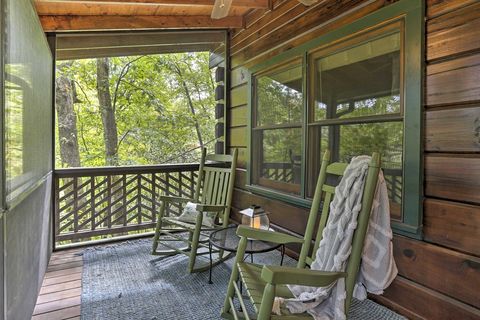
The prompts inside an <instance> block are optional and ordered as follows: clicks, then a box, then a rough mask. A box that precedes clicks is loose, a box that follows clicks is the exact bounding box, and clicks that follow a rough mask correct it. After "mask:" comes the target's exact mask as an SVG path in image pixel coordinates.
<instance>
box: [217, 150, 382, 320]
mask: <svg viewBox="0 0 480 320" xmlns="http://www.w3.org/2000/svg"><path fill="white" fill-rule="evenodd" d="M329 161H330V152H329V151H326V152H325V155H324V157H323V159H322V166H321V168H320V173H319V177H318V181H317V185H316V189H315V195H314V198H313V202H312V207H311V209H310V214H309V217H308V222H307V227H306V230H305V236H304V237H303V238H297V237H294V236H291V235H287V234H282V233H279V232H272V231H267V230H255V229H252V228H249V227H247V226H240V227H238V229H237V235H238V236H240V237H241V240H240V243H239V245H238V250H237V255H236V258H235V263H234V267H233V270H232V273H231V277H230V282H229V284H228V289H227V296H226V298H225V302H224V306H223V309H222V317H223V318H225V319H246V320H249V319H257V320H267V319H285V320H286V319H288V320H293V319H312V317H311V316H310V315H309V314H308V313H302V314H288V315H274V314H272V307H273V303H274V298H275V297H283V298H293V297H294V296H293V294H292V293H291V292H290V290H289V289H288V287H287V285H288V284H290V285H305V286H315V287H325V286H328V285H330V284H332V283H334V282H335V281H336V280H337V279H339V278H342V277H344V278H345V284H346V292H347V298H346V300H345V304H346V305H345V312H346V313H347V312H348V309H349V307H350V303H351V300H352V296H353V289H354V286H355V280H356V277H357V273H358V270H359V267H360V261H361V255H362V250H363V244H364V240H365V234H366V231H367V226H368V222H369V217H370V211H371V208H372V202H373V197H374V193H375V188H376V184H377V179H378V173H379V170H380V156H379V155H378V154H377V153H374V154H373V156H372V160H371V162H370V164H369V169H368V174H367V178H366V181H365V188H364V191H363V198H362V209H361V212H360V214H359V217H358V225H357V229H356V230H355V233H354V236H353V240H352V241H353V242H352V251H351V255H350V258H349V260H348V264H347V267H346V272H325V271H318V270H310V269H309V268H308V267H309V266H310V264H311V263H312V262H313V259H314V258H315V253H316V251H317V249H318V247H319V245H320V240H321V238H322V232H323V229H324V227H325V225H326V223H327V218H328V214H329V208H330V202H331V201H332V200H333V196H334V194H335V187H334V186H331V185H328V184H327V183H326V180H327V175H334V176H343V173H344V171H345V169H346V167H347V164H345V163H338V162H337V163H331V164H329ZM322 200H323V207H322V212H321V215H320V217H318V213H319V208H320V203H321V201H322ZM318 218H320V219H319V220H320V221H319V222H318V229H317V232H316V236H315V243H314V244H313V249H312V250H311V245H312V239H313V234H314V228H315V226H316V224H317V220H318ZM247 239H258V240H263V241H270V242H275V243H280V244H288V243H298V244H302V249H301V251H300V256H299V259H298V264H297V267H296V268H292V267H282V266H263V265H257V264H251V263H246V262H244V261H243V257H244V252H245V248H246V245H247ZM238 280H240V281H241V283H242V284H243V285H244V288H245V291H246V295H247V296H248V297H249V298H250V301H251V302H252V304H253V307H254V310H255V313H256V315H255V317H253V318H251V317H250V316H249V314H248V313H247V311H246V309H245V302H244V301H243V294H242V292H241V290H240V289H239V286H238V285H237V281H238ZM235 295H236V296H237V298H238V299H239V304H240V307H241V310H242V311H239V310H237V309H236V308H235V305H234V300H233V299H234V298H235Z"/></svg>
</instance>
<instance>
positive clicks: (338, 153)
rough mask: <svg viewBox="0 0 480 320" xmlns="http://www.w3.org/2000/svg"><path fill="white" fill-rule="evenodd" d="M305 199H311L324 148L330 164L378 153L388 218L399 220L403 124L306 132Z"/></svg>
mask: <svg viewBox="0 0 480 320" xmlns="http://www.w3.org/2000/svg"><path fill="white" fill-rule="evenodd" d="M309 140H310V141H311V143H310V148H309V157H310V159H311V164H310V165H309V173H310V174H309V177H312V178H311V179H310V180H311V181H309V182H308V195H309V196H310V197H312V196H313V193H314V188H315V183H316V179H317V175H318V171H319V170H320V160H321V157H322V155H323V153H324V152H325V150H326V149H327V148H328V149H330V150H331V152H332V158H333V160H334V161H341V162H350V160H351V159H352V158H353V157H355V156H358V155H371V154H372V153H373V152H379V153H380V154H381V156H382V168H383V171H384V175H385V180H386V182H387V188H388V193H389V197H390V211H391V216H392V218H395V219H398V220H401V203H402V171H403V169H402V168H403V164H402V159H403V123H402V122H384V123H365V124H354V125H341V126H340V125H336V126H323V127H321V126H312V127H311V128H310V130H309Z"/></svg>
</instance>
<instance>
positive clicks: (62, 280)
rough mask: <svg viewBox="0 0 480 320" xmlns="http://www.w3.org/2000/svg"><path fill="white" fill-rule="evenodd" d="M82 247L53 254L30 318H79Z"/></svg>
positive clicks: (45, 319) (57, 319) (38, 319)
mask: <svg viewBox="0 0 480 320" xmlns="http://www.w3.org/2000/svg"><path fill="white" fill-rule="evenodd" d="M82 253H83V249H74V250H66V251H59V252H55V253H53V254H52V257H51V258H50V263H49V264H48V269H47V273H46V274H45V277H44V279H43V284H42V288H41V290H40V294H39V296H38V298H37V304H36V306H35V310H34V312H33V316H32V320H64V319H71V320H73V319H80V303H81V300H80V296H81V294H82V269H83V260H82Z"/></svg>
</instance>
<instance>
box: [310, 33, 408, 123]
mask: <svg viewBox="0 0 480 320" xmlns="http://www.w3.org/2000/svg"><path fill="white" fill-rule="evenodd" d="M400 39H401V38H400V33H394V34H391V35H388V36H385V37H382V38H379V39H375V40H371V41H368V42H365V43H362V44H360V45H357V46H355V47H352V48H349V49H346V50H343V51H340V52H336V53H334V54H331V55H328V56H325V57H322V58H320V59H317V60H315V62H314V72H315V74H314V75H315V78H314V79H315V80H314V81H315V82H314V94H315V102H314V106H313V108H314V121H320V120H324V119H341V118H352V117H362V116H372V115H382V114H392V113H400V111H401V104H400V82H401V77H400V74H401V72H400V70H401V68H400V41H401V40H400Z"/></svg>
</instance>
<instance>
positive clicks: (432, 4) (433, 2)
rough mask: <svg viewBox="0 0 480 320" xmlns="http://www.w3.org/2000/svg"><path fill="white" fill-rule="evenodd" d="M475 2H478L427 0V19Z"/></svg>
mask: <svg viewBox="0 0 480 320" xmlns="http://www.w3.org/2000/svg"><path fill="white" fill-rule="evenodd" d="M475 2H477V0H427V1H426V3H427V17H428V18H429V19H432V18H435V17H438V16H440V15H443V14H446V13H448V12H451V11H455V10H458V9H460V8H463V7H465V6H468V5H470V4H472V3H475Z"/></svg>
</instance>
